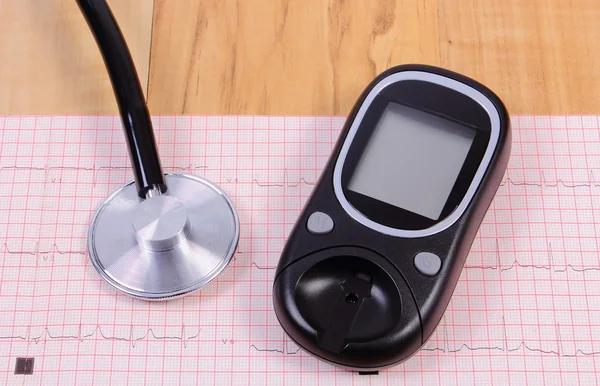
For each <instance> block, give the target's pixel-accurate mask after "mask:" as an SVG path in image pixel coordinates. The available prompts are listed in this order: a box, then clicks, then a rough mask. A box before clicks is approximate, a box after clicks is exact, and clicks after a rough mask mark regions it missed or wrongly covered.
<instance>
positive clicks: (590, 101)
mask: <svg viewBox="0 0 600 386" xmlns="http://www.w3.org/2000/svg"><path fill="white" fill-rule="evenodd" d="M109 4H110V5H111V7H112V9H113V12H114V14H115V16H116V17H117V19H118V21H119V23H120V26H121V28H122V30H123V33H124V35H125V37H126V39H127V42H128V44H129V47H130V50H131V52H132V55H133V57H134V60H135V63H136V66H137V70H138V73H139V76H140V79H141V81H142V83H143V86H144V91H145V92H146V93H147V99H148V103H149V107H150V111H151V113H152V114H269V115H296V114H301V115H345V114H347V113H348V111H349V109H350V108H351V106H352V104H353V103H354V101H355V99H356V98H357V97H358V95H359V93H360V92H361V91H362V90H363V88H364V87H365V86H366V85H367V84H368V83H369V82H370V81H371V80H372V79H373V77H375V76H376V75H377V74H378V73H380V72H382V71H384V70H385V69H387V68H389V67H391V66H394V65H397V64H402V63H424V64H433V65H438V66H443V67H446V68H448V69H451V70H455V71H458V72H461V73H463V74H465V75H468V76H471V77H473V78H475V79H477V80H479V81H481V82H483V83H484V84H486V85H487V86H488V87H490V88H492V89H493V90H495V91H496V92H497V93H498V94H499V95H500V96H501V98H503V99H504V101H505V102H506V104H507V106H508V107H509V110H510V112H511V113H512V114H588V113H591V114H594V113H600V49H598V47H600V46H599V44H600V1H598V0H501V1H500V0H237V1H234V0H202V1H201V0H109ZM0 63H1V65H0V114H2V115H7V114H11V115H14V114H115V113H117V107H116V105H115V100H114V96H113V93H112V89H111V85H110V82H109V80H108V77H107V73H106V70H105V68H104V64H103V62H102V59H101V56H100V53H99V51H98V49H97V46H96V45H95V42H94V40H93V37H92V35H91V34H90V31H89V29H88V27H87V25H86V24H85V21H84V19H83V17H82V16H81V14H80V11H79V9H78V8H77V6H76V5H75V1H74V0H0Z"/></svg>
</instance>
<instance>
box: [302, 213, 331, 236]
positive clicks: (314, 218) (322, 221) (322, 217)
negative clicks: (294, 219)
mask: <svg viewBox="0 0 600 386" xmlns="http://www.w3.org/2000/svg"><path fill="white" fill-rule="evenodd" d="M306 227H307V228H308V231H309V232H310V233H312V234H313V235H325V234H327V233H329V232H331V230H332V229H333V220H332V219H331V217H329V215H328V214H326V213H323V212H315V213H313V214H311V215H310V217H309V218H308V221H307V223H306Z"/></svg>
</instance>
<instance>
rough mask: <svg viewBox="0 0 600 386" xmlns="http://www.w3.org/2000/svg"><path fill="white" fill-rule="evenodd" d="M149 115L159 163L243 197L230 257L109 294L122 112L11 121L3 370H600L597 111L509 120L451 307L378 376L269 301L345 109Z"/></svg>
mask: <svg viewBox="0 0 600 386" xmlns="http://www.w3.org/2000/svg"><path fill="white" fill-rule="evenodd" d="M153 119H154V124H155V131H156V138H157V141H158V144H159V149H160V153H161V159H162V163H163V167H164V170H165V171H169V172H186V173H191V174H195V175H198V176H201V177H205V178H207V179H209V180H210V181H212V182H215V183H217V184H218V185H219V186H221V187H223V188H224V189H225V191H226V192H227V194H229V195H230V197H231V198H232V200H233V201H234V203H235V206H236V208H237V210H238V211H239V215H240V220H241V238H240V244H239V250H238V251H237V253H236V255H235V258H234V260H233V261H232V262H231V264H230V266H229V267H228V268H227V269H226V270H225V271H224V273H222V274H221V275H220V276H219V277H218V279H217V280H215V281H214V282H213V283H211V284H210V285H209V286H208V287H206V288H205V289H203V290H202V291H201V292H196V293H194V294H193V295H190V296H187V297H184V298H181V299H178V300H173V301H169V302H158V303H154V302H145V301H141V300H134V299H132V298H129V297H127V296H125V295H121V294H119V293H117V292H115V290H114V289H112V287H110V286H109V285H107V284H105V283H104V282H103V281H102V280H101V279H100V277H99V275H98V274H97V273H96V271H95V270H94V268H93V267H92V265H91V263H90V261H89V259H88V255H87V251H86V235H87V230H88V225H89V223H90V219H91V216H92V215H93V214H94V211H95V210H96V208H97V207H98V206H99V205H100V203H101V202H102V201H103V200H105V199H106V197H108V196H109V195H110V194H111V193H112V192H113V191H115V190H116V189H118V188H119V187H121V186H122V184H124V183H126V182H129V181H130V180H131V179H132V172H131V169H130V166H129V159H128V155H127V148H126V144H125V138H124V135H123V132H122V130H121V123H120V119H119V118H118V117H117V116H32V117H0V311H1V312H0V369H2V370H1V372H0V383H2V384H26V385H30V384H31V385H33V384H43V385H49V384H61V385H65V384H77V385H83V384H186V385H189V384H203V385H208V384H219V385H247V384H267V383H268V384H276V385H327V386H329V385H334V384H335V385H342V384H343V385H345V384H354V385H385V384H390V385H402V384H411V385H417V384H427V385H433V384H445V385H451V384H461V385H465V384H501V385H505V384H525V383H529V384H540V385H541V384H544V385H553V384H592V383H597V382H600V376H599V374H600V373H599V371H598V370H600V361H599V359H598V358H600V258H599V253H598V250H599V246H598V244H599V240H598V235H599V234H600V229H599V225H600V123H599V117H597V116H552V117H538V116H518V117H513V118H512V124H513V130H514V131H513V146H512V157H511V160H510V164H509V170H508V171H507V173H506V176H505V179H504V180H503V183H502V186H501V187H500V189H499V190H498V193H497V196H496V198H495V200H494V202H493V204H492V205H491V207H490V209H489V212H488V214H487V216H486V218H485V220H484V223H483V224H482V226H481V229H480V231H479V234H478V236H477V239H476V240H475V242H474V244H473V248H472V251H471V253H470V255H469V257H468V260H467V263H466V267H465V269H464V270H463V273H462V276H461V279H460V282H459V283H458V286H457V288H456V290H455V293H454V296H453V298H452V300H451V303H450V306H449V308H448V310H447V312H446V313H445V315H444V317H443V319H442V321H441V323H440V325H439V327H438V328H437V330H436V332H435V334H434V335H433V337H432V338H431V340H430V341H428V343H427V344H426V346H425V348H424V349H423V350H422V351H421V352H419V353H418V354H417V355H415V356H414V357H413V358H411V359H410V360H409V361H407V362H405V363H403V364H400V365H398V366H395V367H393V368H391V369H388V370H387V371H382V372H380V374H379V375H376V376H374V375H358V374H356V373H349V372H346V371H343V370H340V369H336V368H334V367H332V366H331V365H328V364H326V363H324V362H321V361H319V360H317V359H315V358H313V357H311V356H310V355H308V354H306V353H305V352H303V351H301V350H300V349H299V348H298V347H297V346H296V345H295V344H293V343H292V342H291V341H290V340H289V339H288V338H287V337H286V336H285V334H284V333H283V331H282V329H281V327H280V326H279V324H278V322H277V319H276V318H275V314H274V312H273V308H272V300H271V286H272V280H273V274H274V268H275V266H276V264H277V261H278V258H279V253H280V251H281V250H282V247H283V245H284V243H285V240H286V236H287V235H288V233H289V232H290V230H291V227H292V225H293V224H294V221H295V220H296V218H297V215H298V214H299V212H300V210H301V208H302V206H303V203H304V202H305V200H306V198H307V197H308V195H309V194H310V192H311V190H312V187H313V185H314V183H315V181H316V180H317V178H318V176H319V174H320V171H321V169H322V168H323V166H324V165H325V162H326V161H327V158H328V156H329V154H330V151H331V149H332V147H333V145H334V142H335V141H336V140H337V135H338V133H339V131H340V129H341V128H342V126H343V123H344V118H343V117H265V116H250V117H247V116H227V117H221V116H208V117H207V116H157V117H153ZM17 358H33V361H32V362H33V363H32V364H31V362H28V363H29V364H30V365H32V366H33V372H32V374H30V375H15V370H16V368H17V367H16V363H17ZM24 363H25V362H21V365H24Z"/></svg>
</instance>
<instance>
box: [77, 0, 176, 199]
mask: <svg viewBox="0 0 600 386" xmlns="http://www.w3.org/2000/svg"><path fill="white" fill-rule="evenodd" d="M76 1H77V4H78V6H79V8H80V10H81V12H82V13H83V16H84V17H85V20H86V22H87V24H88V26H89V28H90V30H91V32H92V34H93V36H94V38H95V40H96V43H97V45H98V48H99V49H100V52H101V55H102V58H103V60H104V64H105V66H106V69H107V71H108V74H109V78H110V81H111V83H112V86H113V91H114V94H115V98H116V100H117V105H118V108H119V112H120V116H121V121H122V124H123V130H124V132H125V136H126V139H127V146H128V150H129V156H130V160H131V166H132V168H133V172H134V178H135V183H136V186H137V190H138V195H139V196H140V197H141V198H146V196H147V194H148V192H149V191H150V190H156V189H160V191H161V193H165V192H166V190H167V186H166V183H165V177H164V173H163V170H162V165H161V162H160V157H159V153H158V148H157V145H156V140H155V137H154V131H153V127H152V120H151V117H150V113H149V111H148V107H147V104H146V101H145V99H144V94H143V91H142V87H141V85H140V81H139V77H138V74H137V71H136V69H135V65H134V62H133V59H132V57H131V53H130V51H129V48H128V47H127V43H126V42H125V39H124V37H123V34H122V32H121V30H120V28H119V26H118V24H117V22H116V20H115V17H114V15H113V13H112V11H111V10H110V7H109V6H108V4H107V3H106V2H105V0H76Z"/></svg>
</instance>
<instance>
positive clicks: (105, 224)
mask: <svg viewBox="0 0 600 386" xmlns="http://www.w3.org/2000/svg"><path fill="white" fill-rule="evenodd" d="M77 3H78V5H79V8H80V9H81V11H82V13H83V15H84V17H85V19H86V21H87V23H88V26H89V27H90V29H91V31H92V33H93V35H94V38H95V39H96V43H97V44H98V47H99V49H100V51H101V54H102V57H103V59H104V63H105V65H106V68H107V70H108V74H109V77H110V80H111V83H112V86H113V91H114V94H115V97H116V100H117V103H118V107H119V112H120V116H121V120H122V124H123V129H124V132H125V135H126V138H127V146H128V150H129V155H130V160H131V166H132V168H133V172H134V178H135V179H134V181H133V182H130V183H128V184H126V185H125V186H123V187H121V188H120V189H118V190H117V191H116V192H114V193H113V194H112V195H111V196H110V197H108V198H107V199H106V200H105V201H104V202H103V203H102V204H101V205H100V207H99V208H98V209H97V211H96V213H95V214H94V216H93V218H92V221H91V224H90V228H89V231H88V251H89V254H90V259H91V261H92V263H93V265H94V267H95V268H96V270H97V271H98V273H99V274H100V275H101V277H102V278H103V279H104V280H105V281H106V282H108V283H109V284H110V285H112V286H113V287H114V288H116V289H117V290H119V291H121V292H122V293H125V294H128V295H131V296H134V297H136V298H141V299H147V300H162V299H170V298H173V297H178V296H183V295H186V294H189V293H191V292H193V291H196V290H198V289H200V288H202V287H203V286H205V285H206V284H207V283H209V282H211V281H212V280H213V279H215V277H217V276H218V275H219V274H220V273H221V272H222V271H223V270H224V269H225V267H227V265H228V264H229V262H230V261H231V259H232V257H233V254H234V253H235V250H236V248H237V245H238V241H239V234H240V224H239V218H238V214H237V212H236V210H235V208H234V206H233V203H232V201H231V200H230V198H229V197H228V196H227V195H226V194H225V193H224V192H223V191H222V190H221V189H220V188H219V187H218V186H216V185H215V184H213V183H211V182H209V181H207V180H205V179H202V178H200V177H197V176H194V175H189V174H182V173H163V170H162V166H161V162H160V157H159V154H158V149H157V146H156V142H155V138H154V133H153V128H152V121H151V119H150V114H149V111H148V108H147V105H146V102H145V100H144V97H143V93H142V89H141V86H140V82H139V78H138V75H137V72H136V69H135V66H134V63H133V60H132V58H131V55H130V52H129V49H128V47H127V44H126V42H125V39H124V38H123V35H122V33H121V31H120V29H119V26H118V24H117V22H116V20H115V18H114V16H113V14H112V12H111V10H110V8H109V6H108V5H107V4H106V2H105V0H77Z"/></svg>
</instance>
